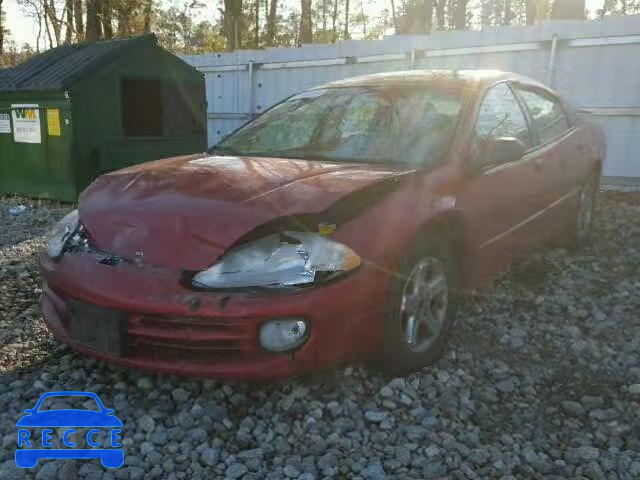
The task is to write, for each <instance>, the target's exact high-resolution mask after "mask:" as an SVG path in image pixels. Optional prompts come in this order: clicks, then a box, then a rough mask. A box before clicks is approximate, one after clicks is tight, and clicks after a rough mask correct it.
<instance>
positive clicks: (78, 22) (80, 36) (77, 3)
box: [73, 0, 84, 42]
mask: <svg viewBox="0 0 640 480" xmlns="http://www.w3.org/2000/svg"><path fill="white" fill-rule="evenodd" d="M73 15H74V17H75V18H74V20H75V22H74V23H75V26H76V40H77V41H78V42H81V41H82V40H84V9H83V8H82V0H73Z"/></svg>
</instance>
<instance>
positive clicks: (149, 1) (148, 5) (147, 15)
mask: <svg viewBox="0 0 640 480" xmlns="http://www.w3.org/2000/svg"><path fill="white" fill-rule="evenodd" d="M152 12H153V0H145V2H144V33H149V32H150V31H151V13H152Z"/></svg>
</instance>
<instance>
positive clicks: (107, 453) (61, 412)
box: [15, 391, 124, 468]
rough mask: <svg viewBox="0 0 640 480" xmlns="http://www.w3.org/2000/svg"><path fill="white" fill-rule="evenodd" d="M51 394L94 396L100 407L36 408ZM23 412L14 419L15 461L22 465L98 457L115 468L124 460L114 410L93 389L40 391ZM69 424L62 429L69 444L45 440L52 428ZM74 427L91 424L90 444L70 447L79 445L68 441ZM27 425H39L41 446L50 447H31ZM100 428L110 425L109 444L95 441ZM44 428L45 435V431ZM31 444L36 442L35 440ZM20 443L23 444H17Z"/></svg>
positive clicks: (29, 426) (119, 424)
mask: <svg viewBox="0 0 640 480" xmlns="http://www.w3.org/2000/svg"><path fill="white" fill-rule="evenodd" d="M51 397H88V398H92V399H93V400H95V402H96V403H97V405H98V407H99V409H100V410H99V411H94V410H89V409H76V408H68V409H53V410H47V411H39V410H40V407H41V406H42V403H43V402H44V401H45V400H46V399H47V398H51ZM25 413H26V415H24V416H23V417H22V418H21V419H20V420H18V422H17V423H16V427H18V429H19V430H18V449H16V455H15V459H16V465H17V466H18V467H21V468H32V467H35V466H36V465H37V463H38V459H40V458H53V459H91V458H99V459H100V460H101V462H102V465H104V466H105V467H107V468H118V467H121V466H122V465H123V463H124V450H123V449H122V448H114V447H120V446H121V445H120V443H118V441H117V440H118V439H119V438H120V436H119V434H120V427H122V422H121V421H120V419H118V417H116V416H115V415H114V414H113V413H114V410H112V409H108V408H105V406H104V405H103V404H102V402H101V401H100V398H99V397H98V396H97V395H96V394H95V393H92V392H80V391H61V392H49V393H45V394H43V395H42V396H41V397H40V399H39V400H38V403H36V406H35V407H33V408H29V409H27V410H25ZM59 427H69V429H68V430H66V431H65V433H64V444H65V445H66V446H67V447H69V448H51V447H52V444H51V443H47V444H45V441H46V440H49V439H50V438H51V434H52V432H53V430H49V429H53V428H59ZM74 427H78V428H86V427H91V428H92V430H89V432H88V433H87V435H86V441H87V443H88V444H89V446H91V447H92V448H73V447H75V446H76V445H78V442H79V440H77V441H74V442H73V443H71V441H70V440H69V438H70V435H72V434H75V432H76V431H75V430H74ZM28 428H42V429H43V430H42V433H43V438H42V446H43V447H45V446H46V447H49V448H32V445H31V443H30V441H29V434H30V432H29V430H27V429H28ZM100 429H111V435H110V438H111V443H110V447H111V448H100V447H102V446H101V445H99V443H97V442H95V441H94V437H95V435H96V434H98V433H99V432H100ZM45 432H46V435H45ZM33 446H34V447H35V446H36V445H35V442H34V445H33ZM20 447H23V448H20Z"/></svg>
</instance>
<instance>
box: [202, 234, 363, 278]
mask: <svg viewBox="0 0 640 480" xmlns="http://www.w3.org/2000/svg"><path fill="white" fill-rule="evenodd" d="M359 265H360V257H359V256H358V255H357V254H356V253H355V252H354V251H353V250H351V249H350V248H349V247H347V246H346V245H343V244H341V243H338V242H335V241H333V240H331V239H330V238H327V237H325V236H322V235H319V234H317V233H308V232H282V233H279V234H272V235H267V236H266V237H263V238H261V239H259V240H255V241H252V242H249V243H246V244H244V245H241V246H239V247H237V248H235V249H233V250H231V251H230V252H229V253H227V254H226V255H225V256H224V257H222V259H221V260H220V261H219V262H218V263H216V264H215V265H213V266H212V267H211V268H209V269H207V270H204V271H202V272H200V273H198V274H197V275H195V276H194V277H193V285H194V286H196V287H204V288H243V287H283V286H284V287H286V286H295V285H304V284H310V283H313V282H314V281H315V280H316V275H317V274H318V273H321V272H325V273H337V272H347V271H349V270H352V269H354V268H356V267H358V266H359Z"/></svg>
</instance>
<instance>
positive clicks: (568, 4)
mask: <svg viewBox="0 0 640 480" xmlns="http://www.w3.org/2000/svg"><path fill="white" fill-rule="evenodd" d="M584 9H585V0H554V2H553V6H552V7H551V19H552V20H584V18H585V16H584Z"/></svg>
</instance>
